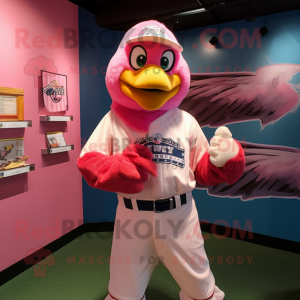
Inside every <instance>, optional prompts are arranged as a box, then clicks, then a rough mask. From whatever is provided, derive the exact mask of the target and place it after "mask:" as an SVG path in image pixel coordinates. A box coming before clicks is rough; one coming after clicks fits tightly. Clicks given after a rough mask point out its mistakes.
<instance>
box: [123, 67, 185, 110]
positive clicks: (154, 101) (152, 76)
mask: <svg viewBox="0 0 300 300" xmlns="http://www.w3.org/2000/svg"><path fill="white" fill-rule="evenodd" d="M180 84H181V80H180V77H179V75H177V74H174V75H172V76H170V75H168V74H167V73H166V72H165V71H164V70H163V69H162V68H161V67H159V66H157V65H146V66H144V67H142V68H141V69H139V70H137V71H131V70H124V71H123V72H122V73H121V76H120V87H121V91H122V92H123V93H124V94H125V95H127V96H128V97H129V98H131V99H133V100H135V101H136V102H137V103H138V104H139V105H140V106H141V107H142V108H144V109H147V110H156V109H159V108H160V107H162V106H163V105H164V104H165V103H166V102H167V101H168V100H169V99H171V98H172V97H174V96H175V95H176V94H177V93H178V91H179V88H180Z"/></svg>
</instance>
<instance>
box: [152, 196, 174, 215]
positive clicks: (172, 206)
mask: <svg viewBox="0 0 300 300" xmlns="http://www.w3.org/2000/svg"><path fill="white" fill-rule="evenodd" d="M168 200H169V202H170V206H169V207H166V208H165V209H164V210H157V209H156V203H157V202H160V201H162V202H166V201H168ZM173 201H174V202H175V197H170V198H167V199H162V200H154V201H153V211H154V212H155V213H161V212H164V211H166V210H172V209H173V208H174V202H173Z"/></svg>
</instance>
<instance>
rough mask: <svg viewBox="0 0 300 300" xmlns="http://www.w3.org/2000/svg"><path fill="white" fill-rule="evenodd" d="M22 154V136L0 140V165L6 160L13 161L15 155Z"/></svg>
mask: <svg viewBox="0 0 300 300" xmlns="http://www.w3.org/2000/svg"><path fill="white" fill-rule="evenodd" d="M23 155H24V139H23V138H18V139H5V140H0V165H1V164H2V163H4V162H7V161H13V160H14V159H15V158H16V157H17V156H23Z"/></svg>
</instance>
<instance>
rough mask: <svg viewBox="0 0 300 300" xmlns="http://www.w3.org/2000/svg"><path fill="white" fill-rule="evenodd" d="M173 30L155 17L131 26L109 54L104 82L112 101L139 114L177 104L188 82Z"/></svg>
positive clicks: (162, 109) (180, 48) (188, 75)
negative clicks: (116, 48) (117, 45)
mask: <svg viewBox="0 0 300 300" xmlns="http://www.w3.org/2000/svg"><path fill="white" fill-rule="evenodd" d="M181 51H182V47H181V46H180V45H179V43H178V41H177V40H176V38H175V36H174V35H173V33H172V32H171V31H170V30H169V29H168V28H166V27H165V26H164V25H163V24H161V23H159V22H157V21H152V20H151V21H145V22H141V23H139V24H137V25H136V26H134V27H133V28H131V29H130V30H129V31H128V32H127V33H126V34H125V36H124V38H123V40H122V41H121V43H120V45H119V48H118V50H117V52H116V53H115V55H114V56H113V57H112V59H111V61H110V63H109V65H108V67H107V73H106V78H105V80H106V86H107V89H108V92H109V94H110V96H111V98H112V101H113V105H112V108H113V109H114V106H115V105H117V106H118V107H120V106H122V107H123V108H126V109H127V111H128V109H130V110H135V111H136V110H138V111H140V112H142V114H143V117H145V116H146V118H147V115H149V116H150V115H152V116H153V113H154V112H158V111H160V112H161V114H162V112H165V111H167V110H170V109H172V108H176V107H178V106H179V104H180V103H181V101H182V100H183V99H184V98H185V96H186V94H187V92H188V89H189V85H190V71H189V67H188V65H187V63H186V61H185V60H184V58H183V57H182V54H181Z"/></svg>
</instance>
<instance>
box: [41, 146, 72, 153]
mask: <svg viewBox="0 0 300 300" xmlns="http://www.w3.org/2000/svg"><path fill="white" fill-rule="evenodd" d="M71 150H74V145H67V146H63V147H57V148H47V149H42V154H55V153H60V152H68V151H71Z"/></svg>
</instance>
